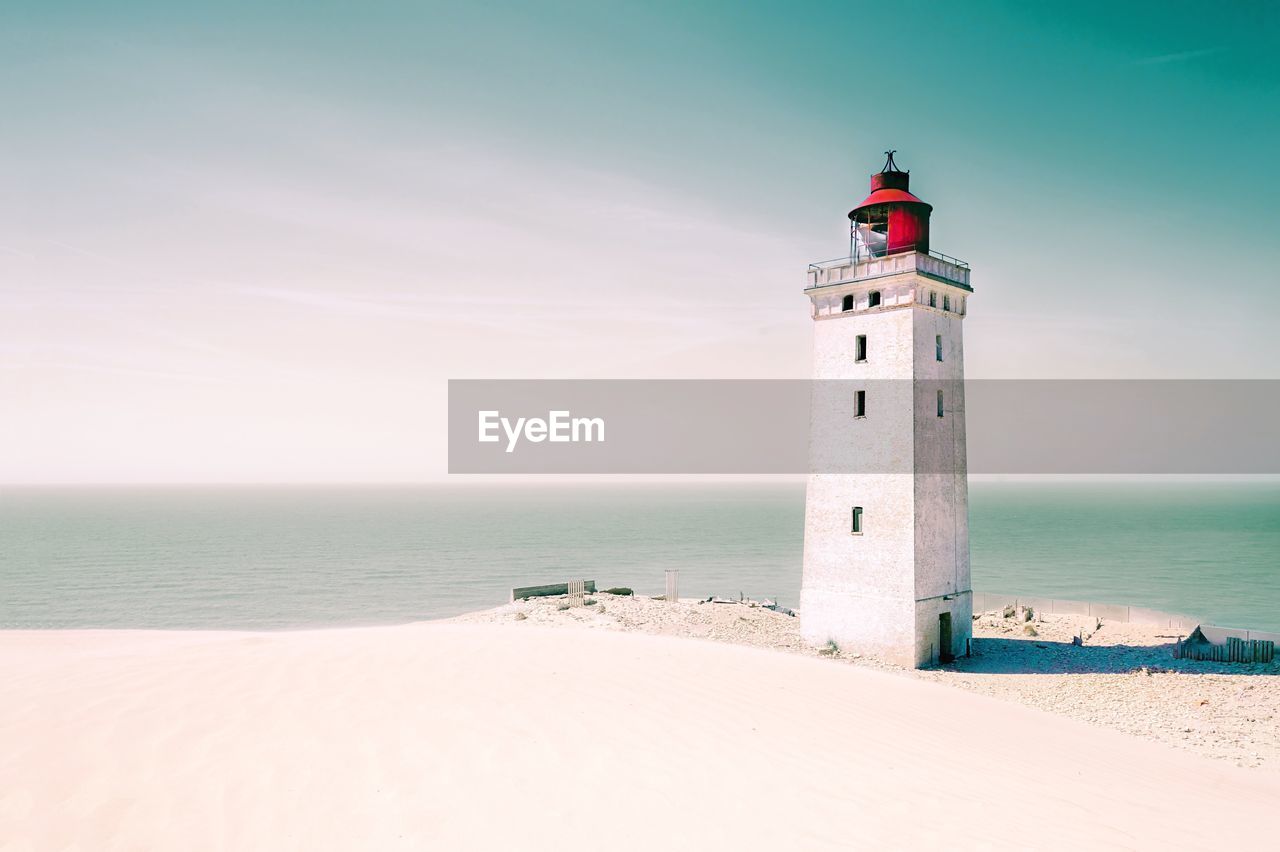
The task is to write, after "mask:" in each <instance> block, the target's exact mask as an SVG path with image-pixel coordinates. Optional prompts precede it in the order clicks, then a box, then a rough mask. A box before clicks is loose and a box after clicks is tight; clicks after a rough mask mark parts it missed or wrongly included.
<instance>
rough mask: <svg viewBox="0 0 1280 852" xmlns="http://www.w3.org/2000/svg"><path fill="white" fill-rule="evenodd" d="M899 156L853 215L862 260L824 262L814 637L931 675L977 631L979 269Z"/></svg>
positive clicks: (812, 504) (807, 595)
mask: <svg viewBox="0 0 1280 852" xmlns="http://www.w3.org/2000/svg"><path fill="white" fill-rule="evenodd" d="M894 153H895V152H893V151H889V152H886V154H887V158H886V161H885V164H884V168H882V169H881V170H880V172H878V173H877V174H873V175H872V176H871V194H870V195H868V196H867V197H866V199H864V200H863V201H862V202H861V203H860V204H858V205H857V206H856V207H854V208H853V210H851V211H850V212H849V255H848V256H847V257H842V258H839V259H836V260H832V261H823V262H820V263H813V264H810V266H809V269H808V272H807V280H806V286H805V291H804V292H805V295H806V296H808V297H809V302H810V307H811V315H812V318H813V377H814V379H815V382H814V388H815V390H814V394H813V397H814V402H813V412H812V417H811V427H810V428H811V434H810V459H811V467H810V473H809V479H808V485H807V490H806V495H805V528H804V568H803V576H802V581H801V592H800V630H801V634H802V636H803V637H804V639H805V640H806V641H807V642H809V643H810V644H813V645H826V644H828V643H835V644H836V645H837V646H838V647H839V648H840V649H841V650H842V651H846V652H850V653H858V654H865V655H868V656H874V657H878V658H880V659H884V660H887V661H890V662H894V663H898V664H900V665H905V666H911V667H920V666H927V665H931V664H936V663H945V662H948V661H950V660H952V659H954V658H955V657H956V656H959V655H963V654H965V653H967V651H968V646H969V638H970V636H971V635H972V613H973V594H972V590H971V588H970V581H969V498H968V472H967V462H966V458H965V417H964V410H965V409H964V381H963V380H964V337H963V334H962V331H963V326H964V318H965V316H966V314H967V313H968V307H969V296H970V295H971V294H972V292H973V290H972V288H971V287H970V285H969V266H968V264H966V263H964V262H962V261H960V260H957V259H956V258H953V257H949V256H947V255H944V254H941V253H939V252H937V251H934V250H933V249H932V247H931V245H930V239H929V217H930V214H931V213H932V211H933V208H932V207H931V206H930V205H929V204H926V203H925V202H924V201H922V200H921V199H920V198H919V197H917V196H916V195H914V194H913V193H912V192H911V189H910V174H909V173H908V172H906V171H903V170H901V169H899V168H898V166H897V164H896V163H895V162H894Z"/></svg>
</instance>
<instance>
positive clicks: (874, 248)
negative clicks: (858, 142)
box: [849, 151, 933, 259]
mask: <svg viewBox="0 0 1280 852" xmlns="http://www.w3.org/2000/svg"><path fill="white" fill-rule="evenodd" d="M895 153H897V152H896V151H885V155H886V159H885V163H884V168H883V169H881V170H880V172H879V173H878V174H874V175H872V176H871V194H870V195H868V196H867V197H866V199H865V200H864V201H863V202H862V203H861V204H859V205H858V206H857V207H855V208H853V209H852V210H850V211H849V240H850V254H851V255H852V256H853V257H854V258H855V259H862V258H867V257H884V256H885V255H887V254H896V253H897V252H901V251H919V252H924V253H925V254H928V253H929V214H930V213H931V212H933V207H932V206H931V205H928V204H925V203H924V202H923V201H921V200H920V199H919V198H916V197H915V196H914V195H912V194H911V193H910V192H908V191H907V185H908V184H909V182H910V179H911V175H910V173H909V172H904V171H900V170H899V169H898V166H897V164H896V163H894V161H893V155H894V154H895Z"/></svg>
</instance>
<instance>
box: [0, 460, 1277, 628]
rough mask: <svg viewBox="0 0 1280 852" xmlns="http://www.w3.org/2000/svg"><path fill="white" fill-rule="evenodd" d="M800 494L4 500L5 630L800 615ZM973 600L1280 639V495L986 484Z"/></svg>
mask: <svg viewBox="0 0 1280 852" xmlns="http://www.w3.org/2000/svg"><path fill="white" fill-rule="evenodd" d="M803 521H804V486H803V484H798V483H776V482H772V483H760V482H753V483H738V482H733V483H714V484H707V483H697V484H630V483H628V484H610V485H580V484H551V485H547V484H520V485H502V486H497V485H441V486H387V487H348V486H344V487H338V486H332V487H329V486H326V487H276V486H271V487H239V486H237V487H82V488H80V487H78V488H71V487H66V488H7V489H3V490H0V628H8V629H12V628H41V629H57V628H90V627H92V628H147V629H235V630H264V629H265V630H280V629H304V628H320V627H336V626H355V625H371V624H396V623H403V622H409V621H417V620H421V619H431V618H441V617H446V616H450V615H456V614H459V613H462V612H467V611H470V610H475V609H481V608H486V607H492V606H496V605H498V604H501V603H504V602H505V601H506V600H507V599H508V597H509V594H510V590H511V588H512V587H513V586H524V585H534V584H538V583H552V582H563V581H565V580H567V579H569V578H584V579H591V580H595V581H596V583H597V584H598V586H599V587H600V588H607V587H610V586H626V587H630V588H633V589H635V591H636V592H637V593H642V594H643V593H650V594H660V593H661V592H662V590H663V587H664V572H665V571H666V570H668V569H678V570H679V572H680V574H679V583H680V592H681V595H682V596H689V597H692V596H707V595H720V596H726V597H738V596H740V595H742V596H746V597H752V598H757V599H760V598H773V599H776V600H778V601H779V602H781V603H782V604H784V605H790V606H797V605H798V601H799V592H800V565H801V555H802V537H803V535H802V529H803ZM970 538H971V554H972V557H971V558H972V571H973V586H974V588H975V589H977V590H980V591H991V592H1004V593H1013V594H1021V595H1027V596H1037V597H1054V598H1066V599H1072V600H1088V601H1098V602H1107V603H1121V604H1131V605H1137V606H1144V607H1149V608H1153V609H1159V610H1164V611H1167V612H1173V613H1184V614H1188V615H1192V616H1196V617H1199V618H1201V619H1202V620H1204V621H1205V622H1207V623H1213V624H1218V625H1223V626H1230V627H1248V628H1253V629H1257V630H1268V631H1277V632H1280V484H1276V483H1274V482H1270V483H1263V482H1243V483H1241V482H1173V483H1170V482H1162V483H1150V482H1105V483H1081V482H1049V483H1045V482H974V483H972V484H971V486H970Z"/></svg>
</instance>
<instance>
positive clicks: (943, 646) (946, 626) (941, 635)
mask: <svg viewBox="0 0 1280 852" xmlns="http://www.w3.org/2000/svg"><path fill="white" fill-rule="evenodd" d="M955 658H956V656H955V654H953V653H951V613H949V612H944V613H942V614H941V615H939V616H938V662H940V663H949V662H951V661H952V660H954V659H955Z"/></svg>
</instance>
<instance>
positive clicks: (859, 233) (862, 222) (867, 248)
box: [849, 211, 889, 260]
mask: <svg viewBox="0 0 1280 852" xmlns="http://www.w3.org/2000/svg"><path fill="white" fill-rule="evenodd" d="M849 239H850V251H849V253H850V255H852V257H853V259H854V260H865V259H867V258H872V257H884V256H885V255H886V254H888V253H889V217H888V215H887V214H884V213H882V214H880V215H878V216H877V215H873V214H872V213H871V212H870V211H866V212H862V213H859V214H858V216H857V218H855V219H854V220H853V227H852V229H851V230H850V234H849Z"/></svg>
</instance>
